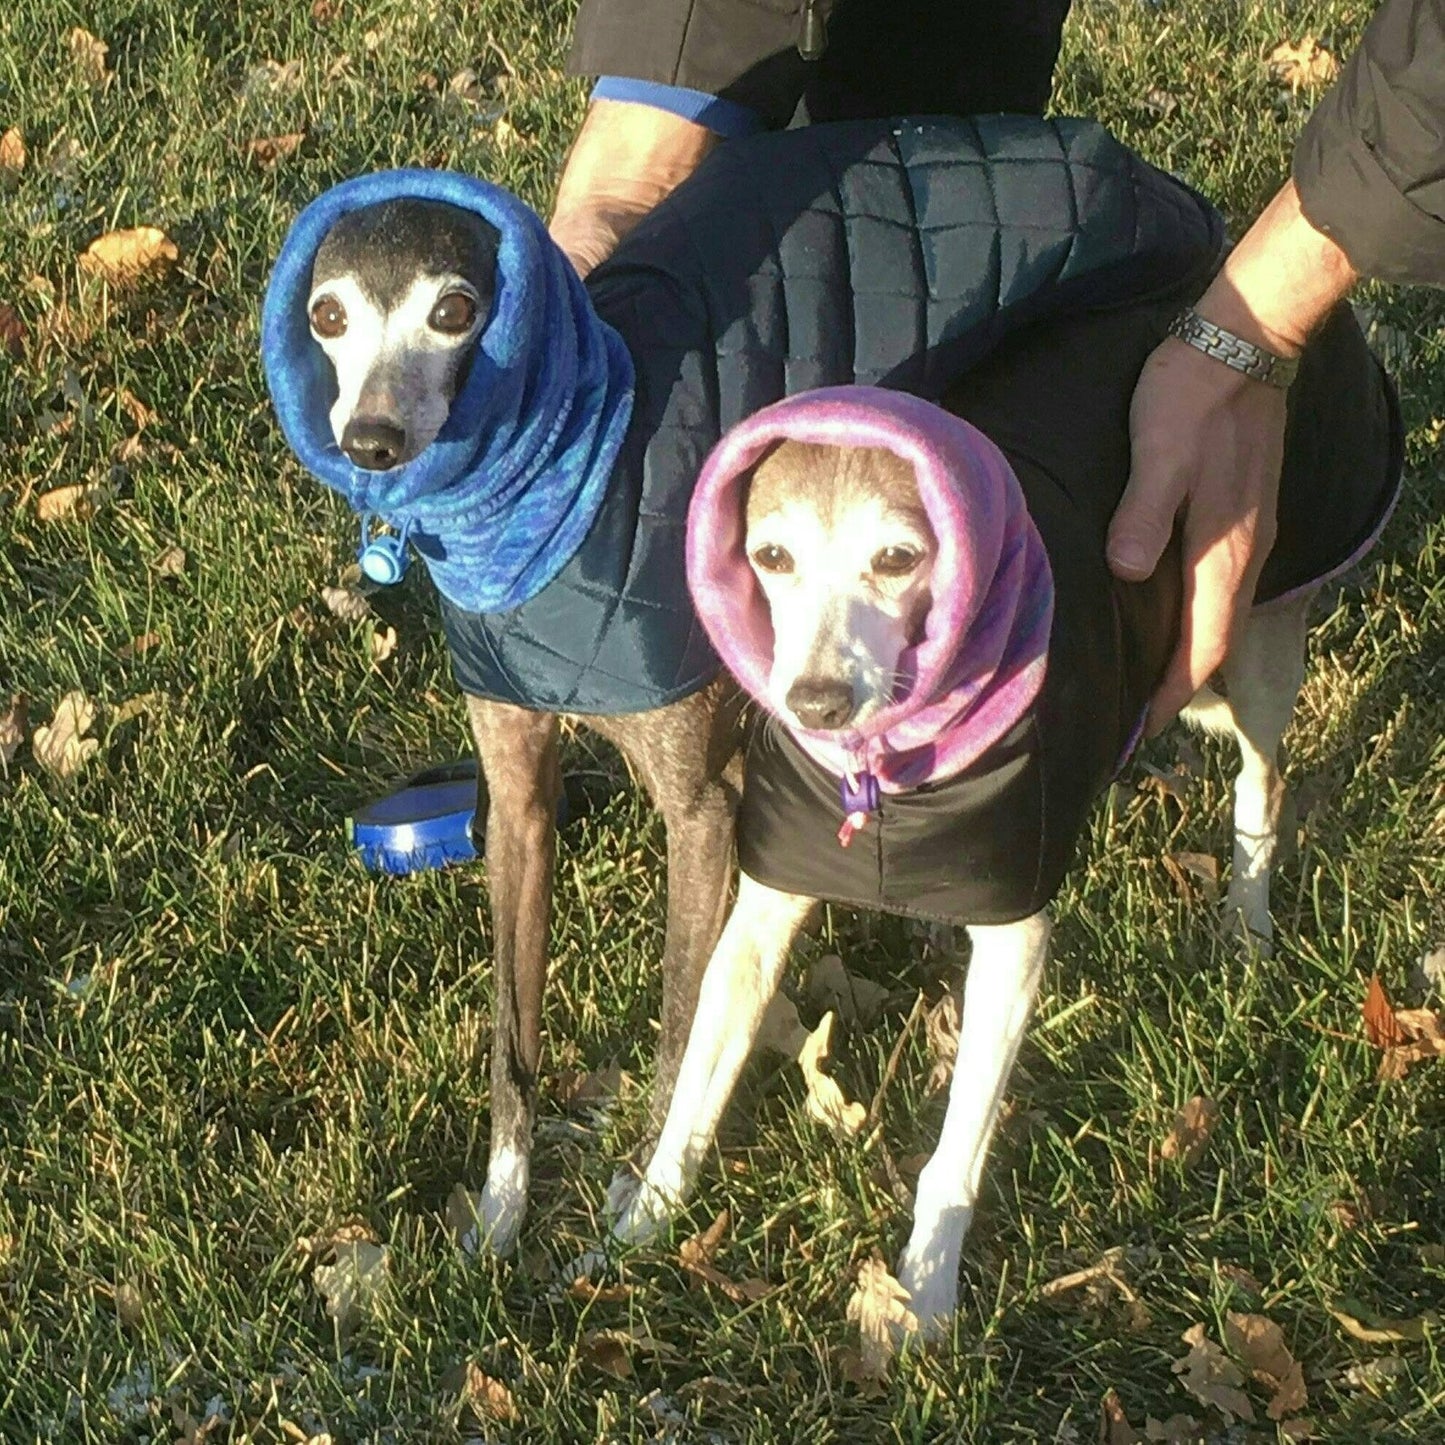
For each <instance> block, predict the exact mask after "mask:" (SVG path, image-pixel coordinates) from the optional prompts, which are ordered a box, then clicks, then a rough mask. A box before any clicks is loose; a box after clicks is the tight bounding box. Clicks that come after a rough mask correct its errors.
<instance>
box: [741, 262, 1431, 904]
mask: <svg viewBox="0 0 1445 1445" xmlns="http://www.w3.org/2000/svg"><path fill="white" fill-rule="evenodd" d="M1197 290H1198V287H1197V286H1196V287H1193V288H1189V287H1184V288H1181V289H1180V291H1179V293H1178V294H1177V295H1176V296H1174V297H1172V298H1170V299H1169V300H1167V301H1164V302H1154V303H1150V304H1145V305H1133V306H1128V307H1125V308H1123V309H1116V310H1112V311H1107V312H1103V313H1093V314H1087V315H1081V316H1077V317H1074V318H1072V319H1069V320H1066V321H1056V322H1052V323H1047V324H1042V325H1039V326H1037V327H1035V328H1032V329H1031V330H1030V331H1028V332H1027V333H1025V334H1023V335H1021V336H1018V337H1016V338H1013V339H1011V340H1010V341H1008V342H1007V343H1005V344H1004V345H1003V346H1002V347H1000V348H999V350H998V351H997V352H995V353H994V355H993V356H992V357H990V358H989V359H988V360H987V361H986V362H984V363H983V364H982V365H981V366H979V367H978V368H977V369H976V370H975V371H974V372H972V373H970V375H969V376H968V377H967V378H966V379H965V380H964V381H963V382H962V383H961V384H960V385H959V386H957V387H956V388H954V389H953V390H952V391H951V392H950V394H949V397H948V405H949V407H950V409H951V410H953V411H956V412H957V413H959V414H960V415H962V416H964V417H967V418H968V420H969V421H971V422H973V423H974V424H975V425H976V426H978V427H980V428H981V429H982V430H983V431H985V432H986V433H987V434H988V435H989V436H990V437H991V438H992V439H993V440H994V441H995V442H997V443H998V445H999V446H1000V447H1001V448H1002V449H1003V451H1004V453H1005V454H1006V455H1007V456H1008V458H1009V460H1010V462H1011V463H1012V465H1013V467H1014V470H1015V472H1016V473H1017V475H1018V478H1019V482H1020V484H1021V486H1022V488H1023V491H1024V495H1025V497H1026V499H1027V502H1028V506H1029V512H1030V515H1031V516H1032V517H1033V519H1034V522H1035V524H1036V525H1037V526H1038V529H1039V532H1040V535H1041V536H1042V538H1043V540H1044V544H1045V546H1046V548H1047V550H1048V553H1049V562H1050V566H1051V568H1052V570H1053V575H1054V588H1055V603H1054V623H1053V630H1052V634H1051V636H1050V641H1049V666H1048V672H1047V675H1046V677H1045V681H1044V686H1043V689H1042V690H1041V692H1040V695H1039V697H1038V699H1037V701H1036V702H1035V704H1034V706H1033V707H1032V708H1031V709H1030V711H1029V712H1028V713H1027V714H1026V715H1025V716H1024V717H1023V718H1022V719H1021V720H1020V721H1019V723H1018V724H1017V725H1016V726H1015V727H1014V728H1013V730H1012V731H1011V732H1010V733H1009V734H1008V735H1007V736H1006V737H1004V738H1003V739H1001V740H1000V741H999V742H998V743H996V744H995V745H994V747H993V748H991V749H990V750H989V752H988V753H986V754H985V755H984V756H983V757H982V758H980V759H979V760H978V761H977V762H976V763H974V764H973V765H972V766H970V767H969V768H968V769H966V770H965V771H964V772H963V773H961V774H959V775H958V776H957V777H955V778H952V779H949V780H947V781H945V782H942V783H936V784H930V785H927V786H924V787H921V788H918V789H915V790H914V791H912V792H909V793H903V794H897V795H888V794H885V795H884V797H883V801H882V807H881V809H880V810H879V812H878V813H876V814H873V815H872V816H870V818H869V821H868V823H867V826H866V827H864V828H862V829H861V830H860V831H859V832H857V833H855V834H854V836H853V839H852V842H851V843H850V845H849V846H848V847H847V848H843V847H841V846H840V845H839V843H838V841H837V837H836V834H837V829H838V825H839V823H840V822H841V821H842V817H843V813H842V808H841V805H840V799H839V785H838V779H837V778H836V777H835V776H834V775H833V774H831V773H829V772H828V771H827V770H826V769H825V768H823V767H821V766H820V765H819V764H818V763H816V762H815V761H814V760H813V759H811V758H810V757H808V756H807V755H806V754H805V753H804V752H803V751H802V750H801V749H800V748H799V747H798V746H797V745H796V744H795V743H794V742H793V741H792V739H791V738H790V737H789V736H788V734H787V731H786V730H785V729H784V728H783V727H781V726H780V725H779V724H778V723H777V722H776V720H774V719H771V718H768V719H765V720H763V721H762V722H760V723H759V724H758V726H757V727H756V729H755V731H754V734H753V737H752V740H751V743H750V746H749V752H748V762H747V770H746V781H745V787H744V794H743V801H742V808H741V812H740V814H739V818H738V853H739V861H740V862H741V865H742V868H743V871H744V872H745V873H747V874H749V875H750V876H752V877H754V878H756V879H758V880H759V881H760V882H763V883H766V884H768V885H770V886H772V887H774V888H779V889H782V890H784V891H787V892H792V893H800V894H804V895H808V896H812V897H816V898H824V899H828V900H831V901H833V902H838V903H844V904H851V905H854V906H859V907H866V908H876V909H882V910H884V911H887V912H893V913H902V914H909V915H917V916H921V917H927V918H935V919H943V920H946V921H949V922H954V923H971V924H998V923H1009V922H1014V921H1016V920H1017V919H1020V918H1026V917H1028V916H1029V915H1030V914H1032V913H1035V912H1037V911H1038V909H1040V908H1041V907H1043V906H1044V905H1045V904H1046V903H1047V902H1048V901H1049V900H1050V899H1051V898H1052V897H1053V895H1054V893H1055V892H1056V891H1057V890H1058V887H1059V884H1060V883H1061V882H1062V880H1063V877H1064V874H1065V872H1066V870H1067V868H1068V866H1069V863H1070V861H1071V859H1072V857H1073V853H1074V849H1075V846H1076V842H1077V839H1078V837H1079V835H1080V834H1081V833H1082V831H1083V829H1084V827H1085V825H1086V822H1087V819H1088V814H1089V810H1090V808H1091V806H1092V804H1093V801H1094V799H1095V797H1096V796H1097V795H1098V793H1099V792H1100V791H1101V789H1102V788H1103V787H1104V786H1105V784H1106V783H1107V782H1108V781H1109V779H1110V778H1111V777H1112V776H1113V774H1114V772H1115V770H1116V768H1117V766H1118V763H1119V760H1120V758H1121V755H1122V754H1123V753H1124V752H1125V750H1126V748H1127V747H1128V745H1129V743H1130V741H1131V738H1132V735H1133V733H1134V730H1135V728H1136V727H1137V725H1138V722H1139V719H1140V715H1141V713H1142V710H1143V708H1144V706H1145V704H1146V703H1147V701H1148V699H1149V696H1150V695H1151V693H1152V692H1153V690H1154V688H1155V687H1156V686H1157V684H1158V681H1159V678H1160V676H1161V674H1162V672H1163V669H1164V666H1165V664H1166V663H1167V662H1168V659H1169V657H1170V656H1171V654H1172V652H1173V649H1174V646H1175V642H1176V627H1177V618H1178V615H1179V609H1180V593H1181V572H1180V567H1179V558H1178V554H1177V552H1174V553H1172V554H1171V555H1170V557H1169V559H1168V561H1167V562H1166V564H1165V565H1162V566H1161V567H1160V568H1159V569H1158V570H1157V572H1156V573H1155V576H1154V577H1153V578H1152V579H1151V580H1150V581H1149V582H1146V583H1142V584H1128V583H1123V582H1119V581H1117V580H1116V579H1115V578H1113V577H1112V576H1111V574H1110V573H1109V571H1108V568H1107V566H1106V565H1105V562H1104V539H1105V534H1106V532H1107V529H1108V524H1109V519H1110V517H1111V516H1112V514H1113V511H1114V508H1115V506H1116V505H1117V503H1118V500H1119V498H1120V496H1121V494H1122V492H1123V488H1124V484H1125V481H1126V480H1127V478H1128V472H1129V432H1128V414H1129V400H1130V397H1131V395H1132V393H1133V388H1134V382H1135V380H1136V379H1137V377H1138V373H1139V370H1140V368H1141V367H1142V366H1143V364H1144V361H1145V358H1146V357H1147V356H1148V354H1149V352H1150V351H1151V350H1152V349H1153V348H1154V346H1155V345H1157V343H1158V342H1159V341H1160V340H1161V339H1162V337H1163V335H1164V328H1165V327H1166V325H1167V324H1168V321H1169V318H1170V316H1171V315H1172V314H1173V312H1174V311H1175V310H1176V309H1177V308H1178V306H1179V305H1180V304H1181V303H1182V302H1183V301H1186V300H1188V299H1191V297H1192V296H1193V294H1195V292H1197ZM1401 456H1402V432H1401V427H1400V421H1399V416H1398V413H1397V410H1396V407H1395V400H1394V394H1393V391H1392V389H1391V387H1390V384H1389V382H1388V380H1387V379H1386V377H1385V376H1384V373H1383V372H1382V371H1381V369H1380V367H1379V365H1378V363H1377V362H1376V361H1375V359H1374V357H1373V356H1372V355H1371V354H1370V353H1369V351H1368V349H1367V348H1366V346H1365V344H1364V340H1363V338H1362V337H1361V335H1360V332H1359V328H1358V327H1357V326H1356V324H1355V322H1354V319H1353V317H1352V316H1351V315H1350V312H1349V310H1348V308H1344V307H1342V308H1340V309H1339V310H1338V311H1337V312H1336V313H1335V315H1334V316H1333V317H1332V318H1331V320H1330V321H1329V323H1328V324H1327V325H1326V326H1325V327H1324V328H1323V330H1322V331H1321V332H1320V334H1319V335H1318V336H1317V337H1316V338H1315V340H1314V341H1312V342H1311V344H1310V346H1309V348H1308V349H1307V351H1306V353H1305V358H1304V361H1303V363H1302V365H1301V368H1300V375H1299V379H1298V380H1297V381H1296V383H1295V386H1294V387H1293V388H1292V390H1291V393H1290V399H1289V423H1288V431H1287V434H1286V442H1285V461H1284V466H1283V470H1282V473H1281V480H1280V508H1279V537H1278V540H1277V542H1276V544H1275V547H1274V549H1273V551H1272V552H1271V553H1270V556H1269V560H1268V562H1267V563H1266V566H1265V569H1264V573H1263V575H1262V576H1261V579H1260V583H1259V587H1258V589H1257V592H1256V601H1257V602H1259V603H1264V602H1267V601H1269V600H1271V599H1278V598H1280V597H1282V596H1284V595H1285V594H1287V593H1289V592H1292V591H1293V590H1294V589H1296V588H1299V587H1302V586H1305V585H1307V584H1309V583H1310V582H1312V581H1314V580H1316V579H1318V578H1321V577H1323V576H1326V575H1328V574H1330V573H1333V572H1334V571H1336V570H1337V569H1338V568H1339V567H1340V566H1341V565H1342V564H1344V563H1345V562H1346V561H1348V560H1349V559H1350V558H1352V557H1353V556H1354V555H1355V554H1356V553H1358V551H1359V550H1360V549H1361V547H1363V546H1364V545H1365V544H1366V543H1367V542H1368V541H1369V539H1370V538H1371V537H1372V536H1373V535H1374V533H1375V531H1376V530H1377V528H1378V526H1379V525H1380V523H1381V522H1382V520H1383V518H1384V517H1385V515H1386V514H1387V513H1388V511H1389V508H1390V506H1391V504H1392V502H1393V500H1394V496H1395V492H1396V489H1397V487H1398V484H1399V477H1400V469H1401Z"/></svg>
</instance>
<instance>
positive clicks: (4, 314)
mask: <svg viewBox="0 0 1445 1445" xmlns="http://www.w3.org/2000/svg"><path fill="white" fill-rule="evenodd" d="M29 339H30V332H29V331H28V330H27V329H26V326H25V323H24V322H23V321H22V320H21V319H20V313H19V312H18V311H17V310H16V309H15V308H14V307H13V306H11V305H10V304H9V303H8V302H5V301H0V346H3V347H4V348H5V354H6V355H7V356H8V357H9V358H10V359H11V360H12V361H23V360H24V359H25V344H26V342H27V341H28V340H29Z"/></svg>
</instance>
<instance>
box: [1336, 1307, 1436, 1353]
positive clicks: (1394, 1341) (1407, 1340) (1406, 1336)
mask: <svg viewBox="0 0 1445 1445" xmlns="http://www.w3.org/2000/svg"><path fill="white" fill-rule="evenodd" d="M1330 1313H1331V1314H1332V1315H1333V1316H1334V1317H1335V1318H1336V1319H1337V1320H1338V1321H1339V1322H1340V1325H1341V1326H1342V1327H1343V1329H1344V1331H1345V1333H1346V1334H1347V1335H1351V1336H1353V1337H1354V1338H1355V1339H1357V1340H1359V1341H1360V1342H1361V1343H1362V1344H1366V1345H1399V1344H1416V1343H1418V1342H1419V1341H1420V1340H1423V1339H1424V1338H1425V1335H1426V1333H1427V1332H1428V1331H1430V1330H1431V1329H1433V1328H1434V1327H1435V1326H1436V1325H1437V1324H1439V1322H1440V1320H1439V1317H1438V1316H1437V1315H1436V1314H1435V1313H1434V1311H1433V1310H1427V1311H1426V1312H1425V1313H1424V1314H1423V1315H1416V1316H1414V1317H1413V1318H1411V1319H1385V1318H1376V1319H1374V1320H1372V1321H1371V1322H1370V1323H1366V1322H1365V1321H1364V1320H1362V1319H1359V1318H1357V1317H1356V1316H1355V1315H1352V1314H1349V1313H1347V1312H1346V1311H1345V1310H1342V1309H1337V1308H1335V1307H1334V1306H1333V1305H1332V1306H1330Z"/></svg>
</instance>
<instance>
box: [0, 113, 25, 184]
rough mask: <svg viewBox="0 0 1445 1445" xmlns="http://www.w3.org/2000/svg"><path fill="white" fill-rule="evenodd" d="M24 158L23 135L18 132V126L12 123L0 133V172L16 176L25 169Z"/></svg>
mask: <svg viewBox="0 0 1445 1445" xmlns="http://www.w3.org/2000/svg"><path fill="white" fill-rule="evenodd" d="M25 160H26V151H25V137H24V136H23V135H21V134H20V127H19V126H17V125H12V126H11V127H10V129H9V130H7V131H6V132H5V134H4V135H0V173H3V174H5V175H8V176H18V175H19V174H20V172H21V171H23V170H24V169H25Z"/></svg>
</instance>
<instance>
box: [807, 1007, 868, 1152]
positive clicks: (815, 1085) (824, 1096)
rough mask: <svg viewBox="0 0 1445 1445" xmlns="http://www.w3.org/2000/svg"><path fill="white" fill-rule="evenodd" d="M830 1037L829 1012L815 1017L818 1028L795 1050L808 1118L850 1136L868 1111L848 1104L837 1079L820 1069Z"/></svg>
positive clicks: (831, 1022)
mask: <svg viewBox="0 0 1445 1445" xmlns="http://www.w3.org/2000/svg"><path fill="white" fill-rule="evenodd" d="M832 1038H833V1014H832V1012H831V1011H830V1012H828V1013H825V1014H824V1015H823V1017H822V1018H821V1019H820V1020H819V1022H818V1027H817V1028H815V1029H814V1030H813V1032H812V1033H810V1034H809V1035H808V1040H807V1042H806V1043H805V1044H804V1045H803V1047H802V1048H801V1049H800V1050H799V1052H798V1066H799V1068H801V1069H802V1071H803V1081H804V1083H805V1084H806V1085H807V1088H808V1103H807V1111H808V1115H809V1117H810V1118H813V1119H816V1120H818V1122H819V1123H820V1124H826V1125H827V1126H828V1127H829V1128H830V1129H832V1130H834V1131H835V1132H837V1133H839V1134H843V1135H845V1136H849V1137H851V1136H852V1135H854V1134H856V1133H857V1132H858V1131H859V1130H860V1129H861V1128H862V1127H863V1121H864V1119H866V1118H867V1117H868V1111H867V1109H865V1108H864V1107H863V1105H862V1104H860V1103H857V1102H852V1103H850V1102H849V1101H848V1099H847V1098H846V1096H845V1095H844V1093H843V1089H842V1086H841V1085H840V1084H839V1083H838V1081H837V1080H836V1079H835V1078H833V1077H832V1075H831V1074H825V1073H824V1072H823V1063H824V1062H825V1060H826V1059H827V1057H828V1049H829V1046H830V1044H831V1042H832Z"/></svg>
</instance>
